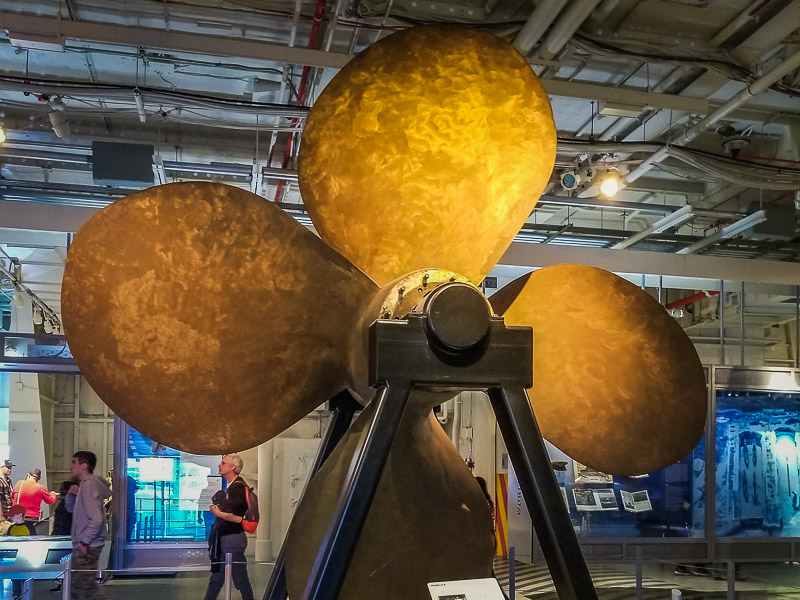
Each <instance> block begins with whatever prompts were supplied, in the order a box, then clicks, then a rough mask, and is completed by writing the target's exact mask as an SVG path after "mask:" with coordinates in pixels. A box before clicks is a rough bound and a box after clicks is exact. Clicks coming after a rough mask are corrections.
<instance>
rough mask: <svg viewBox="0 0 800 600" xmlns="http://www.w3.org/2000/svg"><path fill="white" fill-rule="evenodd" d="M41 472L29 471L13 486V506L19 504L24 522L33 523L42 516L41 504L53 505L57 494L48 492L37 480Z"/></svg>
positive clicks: (40, 476)
mask: <svg viewBox="0 0 800 600" xmlns="http://www.w3.org/2000/svg"><path fill="white" fill-rule="evenodd" d="M41 478H42V472H41V470H39V469H31V471H30V473H28V474H27V475H26V476H25V479H22V480H21V481H18V482H17V483H16V485H14V492H13V498H14V504H19V505H20V506H22V507H23V508H24V509H25V520H26V521H29V522H32V523H35V522H36V521H38V520H39V519H40V518H41V516H42V502H45V503H47V504H55V502H56V499H57V498H58V494H57V493H56V492H48V491H47V488H46V487H44V486H43V485H42V484H41V483H39V480H40V479H41Z"/></svg>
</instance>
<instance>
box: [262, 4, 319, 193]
mask: <svg viewBox="0 0 800 600" xmlns="http://www.w3.org/2000/svg"><path fill="white" fill-rule="evenodd" d="M325 4H326V0H317V4H316V6H315V7H314V19H313V21H312V22H311V33H310V34H309V36H308V47H309V48H316V47H317V39H318V38H319V30H320V24H321V23H322V15H323V13H324V12H325ZM310 74H311V67H309V66H308V65H306V66H304V67H303V72H302V74H301V75H300V85H299V86H297V96H298V98H297V104H298V106H299V105H302V104H303V101H304V100H305V95H306V88H307V87H308V79H309V75H310ZM298 121H299V119H297V118H296V117H295V118H294V119H292V124H291V127H292V129H294V127H296V126H297V122H298ZM295 135H296V134H294V133H290V134H289V139H287V140H286V148H285V149H284V151H283V161H282V163H281V167H282V168H283V169H285V168H286V167H287V166H288V165H289V157H290V156H291V153H292V141H293V140H294V136H295ZM271 159H272V150H270V161H271ZM281 192H283V181H279V182H278V185H277V186H275V199H274V200H273V202H278V201H279V200H280V199H281Z"/></svg>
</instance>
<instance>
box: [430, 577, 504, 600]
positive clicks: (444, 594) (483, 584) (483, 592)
mask: <svg viewBox="0 0 800 600" xmlns="http://www.w3.org/2000/svg"><path fill="white" fill-rule="evenodd" d="M428 591H429V592H430V594H431V600H505V596H504V595H503V591H502V590H501V589H500V585H498V583H497V580H496V579H494V578H491V577H489V578H487V579H463V580H461V581H437V582H434V583H429V584H428Z"/></svg>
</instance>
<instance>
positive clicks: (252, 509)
mask: <svg viewBox="0 0 800 600" xmlns="http://www.w3.org/2000/svg"><path fill="white" fill-rule="evenodd" d="M244 494H245V497H246V498H247V512H246V513H244V517H242V529H244V530H245V531H246V532H247V533H255V532H256V528H257V527H258V521H259V519H260V515H259V513H258V496H256V492H255V490H254V489H253V488H251V487H250V486H249V485H247V484H245V485H244Z"/></svg>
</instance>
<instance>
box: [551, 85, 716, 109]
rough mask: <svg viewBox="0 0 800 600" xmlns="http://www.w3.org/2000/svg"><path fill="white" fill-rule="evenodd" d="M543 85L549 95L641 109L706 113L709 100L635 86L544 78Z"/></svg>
mask: <svg viewBox="0 0 800 600" xmlns="http://www.w3.org/2000/svg"><path fill="white" fill-rule="evenodd" d="M542 85H544V89H545V90H546V91H547V93H548V94H550V95H551V96H562V97H564V98H583V99H586V100H599V101H602V102H614V103H619V104H627V105H630V106H635V107H637V108H641V110H644V109H645V108H663V109H667V110H679V111H684V112H690V113H695V114H706V113H707V112H709V103H708V100H707V99H706V98H690V97H686V96H675V95H673V94H658V93H655V92H648V91H646V90H641V89H635V88H624V87H610V86H606V85H599V84H594V83H576V82H574V81H559V80H556V79H544V80H542Z"/></svg>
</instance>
